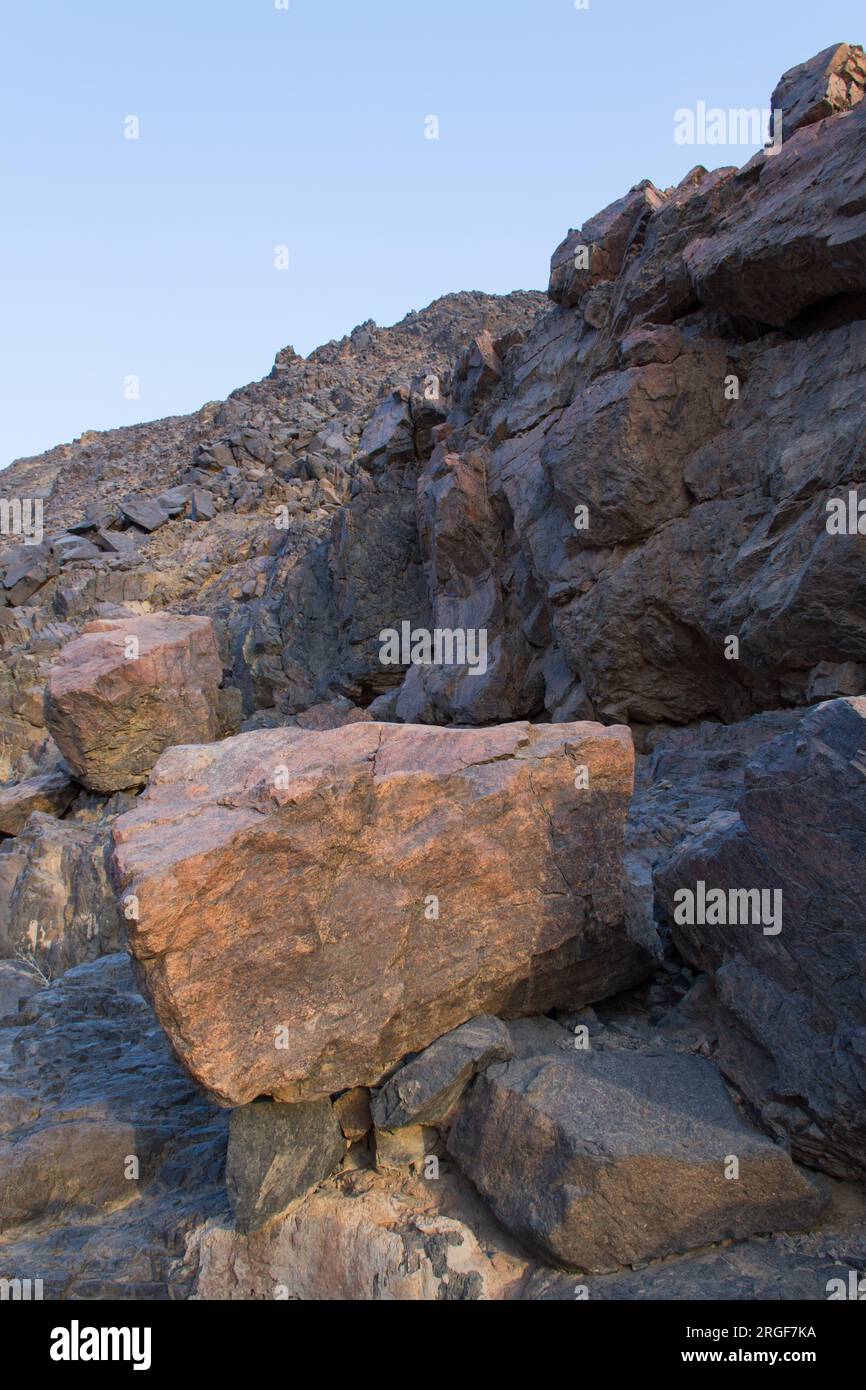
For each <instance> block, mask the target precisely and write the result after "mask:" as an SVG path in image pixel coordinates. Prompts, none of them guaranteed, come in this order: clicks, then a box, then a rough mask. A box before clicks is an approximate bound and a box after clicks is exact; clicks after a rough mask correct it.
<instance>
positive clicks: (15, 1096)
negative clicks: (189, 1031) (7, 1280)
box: [0, 955, 225, 1273]
mask: <svg viewBox="0 0 866 1390" xmlns="http://www.w3.org/2000/svg"><path fill="white" fill-rule="evenodd" d="M0 1052H2V1057H0V1061H2V1065H0V1136H2V1137H0V1165H2V1170H3V1178H4V1180H3V1183H2V1185H0V1230H3V1231H6V1230H8V1229H9V1228H17V1227H20V1226H21V1225H22V1224H23V1223H25V1222H28V1221H33V1220H36V1219H41V1218H45V1217H47V1216H53V1217H54V1218H55V1219H57V1220H60V1221H61V1222H62V1223H64V1224H74V1222H75V1220H76V1218H79V1217H81V1216H84V1215H87V1214H94V1213H97V1212H101V1211H108V1210H111V1209H112V1208H113V1207H115V1206H125V1205H127V1204H129V1203H132V1202H137V1201H142V1200H143V1199H144V1197H145V1196H146V1195H149V1196H154V1197H155V1196H156V1194H157V1193H158V1192H159V1190H160V1188H161V1187H162V1188H163V1189H164V1188H165V1185H166V1184H168V1186H169V1187H172V1186H174V1185H176V1184H177V1185H180V1183H179V1179H180V1175H181V1174H182V1175H183V1176H182V1183H183V1185H185V1186H186V1187H187V1188H188V1190H189V1191H190V1192H192V1191H194V1190H195V1188H196V1187H199V1188H200V1189H201V1200H202V1201H205V1197H206V1191H207V1187H208V1183H209V1182H213V1181H215V1180H217V1179H218V1178H219V1177H220V1175H221V1167H222V1158H223V1154H224V1152H225V1120H224V1117H223V1115H222V1114H221V1112H219V1111H217V1110H216V1109H215V1108H214V1107H213V1106H212V1105H210V1104H209V1102H208V1101H206V1100H205V1099H204V1098H203V1097H202V1096H201V1093H200V1092H199V1091H198V1090H197V1089H196V1087H195V1086H194V1085H193V1083H192V1082H191V1081H190V1079H189V1078H188V1077H187V1076H186V1075H185V1073H184V1072H183V1071H182V1069H181V1068H180V1067H179V1066H178V1065H177V1063H176V1062H175V1060H174V1059H173V1058H172V1056H171V1054H170V1052H169V1050H168V1047H167V1045H166V1041H165V1038H164V1035H163V1033H162V1030H161V1029H160V1028H159V1026H158V1024H157V1023H156V1020H155V1019H154V1018H153V1015H152V1014H151V1012H150V1009H149V1008H148V1006H147V1005H146V1004H145V1002H144V1000H143V999H142V998H141V996H140V995H139V994H138V993H137V992H136V990H135V984H134V981H133V977H132V971H131V968H130V962H129V960H128V958H127V957H126V956H123V955H113V956H105V957H103V959H101V960H99V961H96V962H94V963H93V964H90V965H83V966H79V967H78V968H77V969H75V970H70V971H68V972H67V973H66V974H65V975H64V976H63V978H62V979H61V980H59V981H58V982H57V983H56V984H53V985H51V986H50V987H48V988H45V989H42V990H39V991H38V992H36V993H34V994H32V995H31V997H30V998H29V999H28V1000H27V1001H26V1004H25V1008H24V1012H23V1013H21V1014H19V1015H18V1016H17V1017H16V1018H9V1017H7V1018H6V1020H5V1024H4V1027H3V1028H2V1029H0ZM130 1160H134V1161H135V1162H134V1163H132V1162H130ZM0 1252H2V1254H3V1256H4V1258H5V1251H4V1249H3V1245H2V1244H0ZM131 1258H133V1257H131V1256H130V1252H129V1250H128V1251H127V1260H130V1259H131ZM4 1272H5V1270H4ZM38 1272H39V1271H38V1270H36V1271H35V1273H38Z"/></svg>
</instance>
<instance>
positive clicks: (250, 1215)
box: [226, 1100, 346, 1233]
mask: <svg viewBox="0 0 866 1390" xmlns="http://www.w3.org/2000/svg"><path fill="white" fill-rule="evenodd" d="M345 1151H346V1143H345V1140H344V1138H343V1133H342V1130H341V1129H340V1125H339V1121H338V1120H337V1116H336V1114H335V1113H334V1107H333V1106H332V1105H331V1102H330V1101H329V1100H318V1101H310V1102H308V1103H306V1104H304V1103H301V1104H299V1105H280V1104H275V1103H273V1102H270V1101H259V1102H258V1104H256V1105H242V1106H241V1107H240V1108H239V1109H237V1110H233V1111H232V1117H231V1121H230V1123H229V1146H228V1153H227V1155H226V1191H227V1193H228V1198H229V1205H230V1207H231V1209H232V1215H233V1216H234V1219H235V1224H236V1225H237V1228H238V1230H239V1231H244V1232H247V1233H248V1232H250V1231H258V1230H261V1229H262V1227H264V1226H267V1225H268V1223H269V1222H270V1221H273V1220H274V1219H275V1218H277V1217H280V1216H284V1215H286V1213H287V1212H288V1211H290V1210H291V1208H292V1207H293V1206H294V1205H296V1204H297V1203H298V1202H300V1201H302V1200H303V1198H304V1197H306V1195H307V1193H308V1192H309V1191H311V1189H312V1188H314V1187H316V1186H317V1185H318V1184H319V1183H320V1182H322V1181H323V1180H324V1179H325V1178H327V1177H329V1176H330V1175H331V1173H332V1172H333V1171H334V1169H335V1168H336V1167H337V1165H338V1164H339V1162H340V1160H341V1159H342V1157H343V1154H344V1153H345Z"/></svg>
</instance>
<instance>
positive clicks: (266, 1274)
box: [187, 1172, 552, 1303]
mask: <svg viewBox="0 0 866 1390" xmlns="http://www.w3.org/2000/svg"><path fill="white" fill-rule="evenodd" d="M467 1188H468V1184H466V1183H461V1182H460V1181H459V1180H458V1179H457V1177H456V1175H455V1176H451V1175H446V1174H443V1176H442V1178H441V1180H440V1181H437V1182H435V1183H429V1184H428V1183H424V1182H423V1181H421V1180H419V1179H416V1178H412V1177H410V1176H409V1175H407V1174H402V1175H398V1174H396V1173H389V1174H387V1175H385V1174H376V1173H368V1172H360V1173H350V1174H347V1175H345V1176H344V1177H342V1178H341V1180H340V1181H339V1183H338V1184H337V1183H329V1184H326V1185H325V1187H323V1188H321V1189H320V1190H319V1191H317V1192H315V1193H313V1194H311V1196H309V1197H308V1198H307V1200H306V1201H305V1202H304V1203H303V1205H302V1206H301V1207H298V1208H296V1209H295V1210H294V1211H293V1212H292V1213H291V1214H290V1215H289V1216H287V1217H286V1219H285V1220H284V1221H280V1222H274V1223H272V1225H270V1226H269V1227H268V1228H267V1229H266V1230H263V1231H260V1232H256V1233H254V1234H253V1235H251V1236H244V1235H243V1234H236V1233H235V1232H233V1231H231V1230H230V1229H227V1228H226V1226H225V1224H224V1223H219V1222H217V1221H212V1222H210V1223H208V1224H207V1225H203V1226H202V1227H201V1228H200V1229H199V1230H198V1231H197V1232H196V1233H195V1235H194V1236H193V1238H192V1239H191V1241H190V1245H189V1250H188V1253H187V1260H188V1263H189V1264H190V1265H191V1266H192V1267H194V1268H195V1269H196V1271H197V1272H196V1281H195V1296H196V1297H197V1298H204V1299H253V1298H258V1299H300V1300H303V1301H308V1300H313V1301H318V1300H322V1299H325V1300H333V1299H339V1300H349V1301H352V1302H356V1301H357V1302H368V1301H371V1302H378V1301H380V1300H385V1301H387V1302H407V1301H418V1300H420V1301H424V1302H427V1301H430V1302H434V1303H435V1302H474V1301H476V1300H479V1299H480V1300H484V1301H485V1302H487V1301H489V1300H494V1299H495V1300H499V1299H509V1298H519V1297H520V1296H521V1290H522V1288H523V1285H524V1284H525V1281H526V1277H527V1271H528V1267H529V1266H528V1262H527V1259H526V1256H525V1255H524V1254H523V1252H521V1251H520V1250H519V1249H517V1248H516V1247H514V1246H513V1244H512V1243H510V1242H509V1241H508V1238H507V1237H505V1238H504V1239H503V1234H502V1232H501V1231H499V1230H498V1229H497V1228H496V1227H495V1223H493V1222H492V1221H491V1220H490V1219H489V1218H485V1214H484V1212H483V1210H482V1209H481V1204H480V1203H479V1202H478V1199H477V1197H475V1198H474V1199H473V1194H472V1193H471V1191H467V1190H466V1189H467ZM547 1273H548V1277H550V1276H551V1274H552V1271H547Z"/></svg>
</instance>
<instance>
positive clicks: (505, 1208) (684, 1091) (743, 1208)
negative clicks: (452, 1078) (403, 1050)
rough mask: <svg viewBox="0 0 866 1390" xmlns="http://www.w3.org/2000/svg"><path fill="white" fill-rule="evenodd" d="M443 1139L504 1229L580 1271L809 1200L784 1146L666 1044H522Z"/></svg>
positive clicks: (687, 1244)
mask: <svg viewBox="0 0 866 1390" xmlns="http://www.w3.org/2000/svg"><path fill="white" fill-rule="evenodd" d="M685 1097H688V1104H687V1105H684V1103H683V1102H684V1098H685ZM448 1149H449V1152H450V1153H451V1154H453V1156H454V1157H455V1158H456V1160H457V1162H458V1163H459V1164H460V1166H461V1167H462V1169H463V1171H464V1172H465V1173H466V1174H467V1175H468V1176H469V1177H470V1178H471V1179H472V1181H473V1182H474V1183H475V1185H476V1187H478V1189H479V1191H480V1192H481V1193H482V1194H483V1195H484V1196H485V1197H487V1198H488V1200H489V1201H490V1203H491V1205H492V1207H493V1210H494V1211H495V1213H496V1215H497V1216H498V1217H499V1219H500V1220H501V1221H502V1222H503V1223H504V1224H505V1225H506V1226H507V1227H508V1229H509V1230H511V1231H513V1232H514V1233H515V1234H516V1235H519V1236H520V1237H521V1238H522V1239H523V1240H525V1241H526V1242H528V1244H529V1245H530V1246H531V1247H532V1248H535V1249H538V1250H541V1251H542V1252H543V1253H544V1254H545V1255H547V1256H548V1257H550V1258H552V1259H553V1260H554V1261H556V1262H558V1263H561V1264H564V1265H568V1266H570V1267H572V1268H577V1269H581V1270H586V1271H590V1272H593V1271H594V1272H604V1271H606V1270H610V1269H615V1268H616V1267H617V1266H619V1265H623V1264H636V1263H638V1262H640V1261H643V1260H647V1259H654V1258H659V1257H662V1256H665V1255H669V1254H671V1253H673V1252H675V1251H683V1250H689V1249H694V1248H696V1247H698V1246H701V1245H708V1244H711V1243H712V1242H715V1241H719V1240H726V1239H729V1238H731V1237H739V1238H742V1237H744V1236H749V1235H753V1234H755V1233H757V1232H762V1231H768V1230H777V1229H783V1230H784V1229H797V1228H798V1227H802V1226H807V1225H810V1224H811V1223H812V1222H813V1221H814V1220H815V1219H816V1217H817V1215H818V1213H819V1212H820V1209H821V1202H820V1199H819V1197H818V1196H817V1194H816V1193H815V1192H813V1191H812V1189H811V1188H810V1186H809V1184H808V1183H807V1182H806V1181H805V1180H804V1179H803V1178H802V1177H801V1176H800V1175H799V1174H798V1172H797V1170H796V1169H795V1168H794V1166H793V1164H792V1163H791V1161H790V1159H789V1158H788V1157H787V1155H786V1154H785V1153H784V1151H783V1150H782V1149H779V1148H777V1147H776V1146H775V1145H773V1144H772V1143H770V1142H769V1141H768V1140H767V1139H766V1138H765V1137H764V1136H763V1135H761V1134H759V1133H758V1132H757V1131H756V1130H752V1129H750V1128H748V1127H747V1126H746V1125H745V1124H744V1123H743V1122H742V1121H741V1119H740V1118H739V1116H738V1115H737V1112H736V1109H735V1107H734V1105H733V1103H732V1102H731V1100H730V1099H729V1097H728V1096H727V1094H726V1092H725V1088H724V1085H723V1083H722V1081H721V1078H720V1077H719V1075H718V1072H717V1071H716V1069H715V1068H714V1067H713V1066H712V1065H711V1064H710V1063H709V1062H706V1061H704V1060H703V1059H702V1058H699V1057H687V1056H680V1055H677V1054H675V1053H668V1054H667V1055H666V1054H664V1053H663V1052H659V1053H655V1054H648V1055H645V1054H642V1053H639V1052H635V1051H621V1052H617V1051H610V1052H593V1051H583V1052H579V1051H576V1050H575V1051H574V1052H573V1053H572V1055H571V1056H567V1055H565V1054H563V1053H560V1052H539V1051H535V1052H533V1053H530V1054H529V1055H528V1056H524V1057H518V1058H516V1059H515V1060H514V1061H511V1062H508V1063H507V1064H505V1065H502V1064H497V1065H494V1066H493V1067H491V1068H489V1069H488V1070H487V1071H486V1072H484V1073H483V1074H482V1075H480V1076H478V1077H477V1078H476V1080H475V1081H474V1082H473V1083H472V1087H471V1089H470V1090H469V1091H468V1092H467V1093H466V1095H465V1097H464V1099H463V1101H462V1102H461V1106H460V1111H459V1113H458V1116H457V1121H456V1123H455V1125H454V1128H453V1129H452V1131H451V1133H450V1135H449V1138H448ZM732 1159H735V1160H736V1161H737V1163H738V1168H737V1170H736V1174H737V1175H736V1177H732V1176H731V1173H732V1172H734V1170H733V1169H732V1168H731V1161H732ZM726 1168H727V1176H726Z"/></svg>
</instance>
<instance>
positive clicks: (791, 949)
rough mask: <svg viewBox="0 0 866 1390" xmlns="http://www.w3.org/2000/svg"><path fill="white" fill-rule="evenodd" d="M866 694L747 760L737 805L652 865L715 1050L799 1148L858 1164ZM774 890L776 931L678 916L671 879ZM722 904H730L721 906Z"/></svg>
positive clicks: (864, 1066) (865, 1035)
mask: <svg viewBox="0 0 866 1390" xmlns="http://www.w3.org/2000/svg"><path fill="white" fill-rule="evenodd" d="M864 759H866V700H863V699H849V700H833V701H830V702H829V703H827V704H824V705H819V706H817V707H816V708H815V709H813V710H811V711H810V712H809V713H808V714H805V715H804V716H803V718H802V719H801V720H800V721H799V723H798V724H797V727H796V729H795V730H793V731H792V732H791V733H788V734H783V735H781V736H780V737H779V738H777V739H775V740H772V741H770V742H769V743H764V744H762V745H761V746H760V747H759V748H758V749H757V750H756V752H755V755H754V757H753V758H752V760H751V761H750V762H749V764H748V766H747V768H746V772H745V781H744V787H743V790H742V793H741V795H740V798H739V803H738V808H737V811H736V812H733V813H719V814H717V815H715V816H713V817H711V818H710V819H709V820H708V821H707V822H705V825H704V827H703V828H702V829H698V830H697V831H696V833H695V834H694V836H693V837H692V838H690V839H689V840H687V841H686V842H685V844H684V845H683V847H682V848H681V850H680V851H679V853H678V854H677V855H676V856H675V857H674V858H673V859H672V860H671V861H669V862H668V863H667V864H666V865H665V866H664V867H663V868H662V869H661V870H659V871H658V872H657V884H658V889H659V893H660V897H661V899H662V902H663V904H664V906H665V907H666V908H667V910H668V911H669V913H670V914H671V916H672V917H674V927H673V931H674V935H675V939H676V941H677V944H678V945H679V947H680V949H681V951H682V952H683V954H684V956H685V957H686V959H687V960H690V961H692V962H693V963H695V964H697V965H698V966H699V968H701V969H704V970H708V971H709V972H710V973H711V974H712V975H713V978H714V981H715V986H716V990H717V993H718V998H719V1019H718V1024H719V1032H720V1038H721V1044H722V1046H721V1053H720V1059H719V1060H720V1063H721V1065H722V1067H723V1069H724V1070H725V1071H726V1072H727V1073H728V1074H729V1075H730V1076H732V1077H733V1078H734V1079H735V1080H736V1082H737V1084H738V1085H739V1086H740V1087H741V1088H742V1089H743V1091H744V1092H745V1093H746V1095H747V1096H748V1097H749V1099H750V1100H751V1101H752V1103H753V1104H754V1105H755V1106H756V1107H757V1108H758V1110H759V1111H760V1113H761V1115H762V1118H763V1120H764V1122H765V1124H767V1125H768V1126H769V1127H770V1128H771V1129H773V1130H777V1131H778V1132H780V1133H785V1134H787V1135H788V1136H789V1138H790V1142H791V1144H792V1146H793V1149H794V1152H795V1153H796V1154H797V1155H798V1156H799V1157H800V1158H801V1159H803V1160H804V1161H806V1162H809V1163H814V1164H816V1165H817V1166H819V1167H823V1168H825V1169H826V1170H827V1171H829V1172H831V1173H838V1174H851V1175H859V1176H862V1175H863V1174H864V1172H866V1166H864V1162H866V1160H864V1155H866V992H864V983H863V981H864V967H866V912H864V908H863V894H862V885H861V868H862V862H863V854H864V844H866V760H864ZM698 881H702V882H704V883H705V884H706V885H707V888H708V889H709V888H721V889H723V890H725V891H727V890H729V889H753V888H763V889H769V890H772V891H776V890H778V891H780V892H781V894H782V899H781V902H782V921H781V931H779V932H778V933H777V934H774V935H767V934H765V932H764V930H763V928H762V926H761V925H760V924H755V925H753V924H752V921H751V920H746V921H743V920H740V921H729V922H728V923H726V924H720V925H709V924H708V925H700V924H696V925H688V924H681V925H676V915H675V914H676V902H675V895H676V893H677V892H678V891H679V890H681V889H684V888H691V889H694V887H695V885H696V884H697V882H698ZM729 915H730V914H729Z"/></svg>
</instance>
